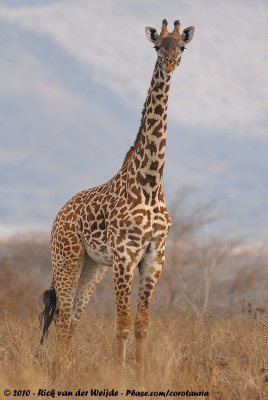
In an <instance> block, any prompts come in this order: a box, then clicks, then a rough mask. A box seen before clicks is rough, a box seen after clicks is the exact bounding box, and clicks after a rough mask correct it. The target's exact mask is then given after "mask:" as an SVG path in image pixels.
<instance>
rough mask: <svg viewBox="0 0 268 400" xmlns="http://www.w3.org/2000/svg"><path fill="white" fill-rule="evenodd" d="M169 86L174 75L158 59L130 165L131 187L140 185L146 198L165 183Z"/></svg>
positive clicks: (140, 189)
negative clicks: (169, 73)
mask: <svg viewBox="0 0 268 400" xmlns="http://www.w3.org/2000/svg"><path fill="white" fill-rule="evenodd" d="M169 86H170V75H167V74H164V73H163V72H162V70H161V68H160V66H159V64H158V62H157V63H156V65H155V68H154V72H153V76H152V80H151V85H150V88H149V91H148V95H147V98H146V101H145V104H144V109H143V113H142V120H141V126H140V129H139V132H138V135H137V138H136V141H135V144H134V147H133V148H132V152H133V156H132V157H131V159H130V163H129V167H128V171H129V187H130V190H131V186H132V185H133V186H134V185H136V187H137V186H138V189H139V192H141V193H142V194H143V195H144V196H145V197H146V198H152V197H153V196H154V195H156V194H157V192H158V189H159V188H161V186H162V185H161V184H162V177H163V169H164V164H165V153H166V128H167V122H166V120H167V105H168V94H169Z"/></svg>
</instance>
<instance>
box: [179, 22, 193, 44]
mask: <svg viewBox="0 0 268 400" xmlns="http://www.w3.org/2000/svg"><path fill="white" fill-rule="evenodd" d="M194 29H195V28H194V26H189V27H188V28H185V29H184V31H183V32H182V34H181V38H182V40H183V41H184V43H190V41H191V40H192V38H193V36H194Z"/></svg>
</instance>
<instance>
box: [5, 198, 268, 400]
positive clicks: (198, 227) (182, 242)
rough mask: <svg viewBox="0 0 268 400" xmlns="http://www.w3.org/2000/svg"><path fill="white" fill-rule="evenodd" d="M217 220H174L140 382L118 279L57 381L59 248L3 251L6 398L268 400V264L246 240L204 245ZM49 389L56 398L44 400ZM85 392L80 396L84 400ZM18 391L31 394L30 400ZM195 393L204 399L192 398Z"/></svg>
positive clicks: (37, 245)
mask: <svg viewBox="0 0 268 400" xmlns="http://www.w3.org/2000/svg"><path fill="white" fill-rule="evenodd" d="M177 215H180V217H177ZM182 215H183V217H182ZM211 219H212V218H211V215H210V214H209V212H208V209H207V207H203V208H202V207H201V208H200V206H199V208H198V209H195V210H192V211H191V212H190V213H189V214H188V215H187V214H186V213H185V212H184V213H182V212H179V210H175V209H174V210H173V221H174V222H175V223H174V224H173V229H172V232H171V234H170V237H169V243H168V251H167V253H168V257H167V262H166V267H165V271H164V272H163V274H162V276H161V279H160V280H159V283H158V285H157V288H156V290H155V294H154V301H153V304H152V313H151V328H150V335H149V341H148V350H147V356H146V362H145V365H144V371H143V374H142V376H140V377H138V376H137V375H136V371H135V364H134V351H135V343H134V335H131V338H130V340H129V345H128V350H127V362H126V366H125V368H124V369H123V370H122V369H121V368H120V367H119V366H118V364H117V362H116V357H115V338H114V320H113V318H114V304H113V288H112V275H111V272H110V273H109V272H108V274H107V276H106V277H105V278H104V280H103V281H102V282H101V284H100V285H99V286H98V287H97V289H96V291H95V293H94V295H93V297H92V299H91V301H90V304H89V307H88V310H87V312H86V314H85V315H84V318H83V320H82V322H81V324H80V325H79V327H78V330H77V332H76V337H75V341H74V344H73V347H72V351H71V354H70V357H69V361H68V363H69V364H68V368H67V371H66V374H65V375H64V376H63V377H56V378H55V377H54V372H53V371H54V368H53V366H54V361H55V360H54V355H55V350H56V335H55V329H54V327H53V326H52V328H51V329H50V334H49V336H48V339H47V340H46V342H45V344H44V345H43V346H40V345H39V340H40V330H39V321H38V315H39V313H40V310H41V307H40V303H39V301H40V297H41V294H42V292H43V291H44V290H45V289H47V288H48V287H49V285H50V282H51V266H50V255H49V239H48V237H46V236H38V235H35V236H32V235H28V236H25V235H24V236H17V237H12V238H10V239H7V240H4V241H2V242H1V259H0V262H1V267H0V280H1V292H0V301H1V316H0V318H1V327H0V385H1V388H0V390H1V395H0V399H4V398H7V396H6V397H5V396H4V390H6V389H8V390H11V397H12V395H14V394H16V397H17V398H25V397H27V398H31V399H36V398H52V397H51V393H49V391H51V390H52V389H55V390H56V391H61V392H62V395H61V396H58V397H59V398H82V396H81V392H82V391H84V392H86V391H88V395H87V396H86V395H85V396H83V397H84V398H86V397H87V398H89V396H90V395H91V392H90V391H91V389H97V390H99V391H105V390H106V392H104V393H103V395H99V396H97V397H92V398H106V397H105V395H106V393H107V390H108V391H111V390H112V389H114V390H115V391H118V392H119V394H118V397H117V398H141V397H140V396H138V394H137V392H145V391H147V392H148V393H150V392H161V391H162V392H164V391H168V390H169V392H176V393H178V392H181V393H182V395H181V396H180V397H177V398H181V397H184V398H187V397H188V398H210V399H221V400H229V399H230V400H233V399H243V400H251V399H252V400H265V399H268V319H267V304H268V295H267V288H266V284H265V283H266V276H267V254H266V252H265V249H260V248H257V249H256V248H255V247H254V248H251V247H250V246H247V245H245V244H243V242H242V241H241V240H233V239H232V240H226V239H223V238H220V237H218V238H215V237H214V238H210V239H207V240H206V241H205V242H202V241H201V240H200V237H201V236H200V235H199V233H200V232H201V231H202V227H203V226H207V225H208V224H209V223H210V222H211ZM176 227H179V228H176ZM137 276H138V273H136V274H135V279H134V284H133V297H132V298H133V301H132V305H133V318H134V312H135V297H136V286H137V285H136V283H137V282H136V280H137ZM39 389H41V390H43V392H42V393H43V395H45V394H48V395H47V396H40V397H38V396H37V393H38V391H39ZM79 389H81V391H80V396H75V393H76V392H77V390H79ZM14 390H29V391H30V392H27V394H28V396H26V394H24V395H23V392H19V391H18V392H14ZM127 390H129V391H132V390H135V391H136V392H135V393H136V395H135V394H134V392H132V394H131V393H130V392H128V395H127V396H126V393H127V392H126V391H127ZM187 390H188V396H187ZM65 391H67V392H70V393H69V396H67V393H66V392H65ZM191 392H192V393H193V392H199V393H200V396H191V397H190V396H189V393H191ZM205 392H208V393H209V397H205V396H204V393H205ZM25 393H26V392H25ZM33 393H35V395H34V394H33ZM40 393H41V392H40ZM121 393H123V395H122V394H121ZM183 393H184V395H183ZM55 397H57V393H56V394H55ZM169 397H174V398H175V395H172V396H169ZM110 398H113V397H110ZM146 398H162V397H161V396H160V395H159V394H158V395H157V394H156V395H155V396H147V397H146Z"/></svg>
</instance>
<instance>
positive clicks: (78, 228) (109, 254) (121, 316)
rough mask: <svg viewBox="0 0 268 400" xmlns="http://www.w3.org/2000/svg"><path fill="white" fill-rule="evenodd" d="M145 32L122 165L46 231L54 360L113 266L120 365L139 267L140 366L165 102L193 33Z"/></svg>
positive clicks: (158, 243) (166, 218)
mask: <svg viewBox="0 0 268 400" xmlns="http://www.w3.org/2000/svg"><path fill="white" fill-rule="evenodd" d="M145 33H146V36H147V38H148V39H149V41H150V42H152V43H154V47H155V50H156V52H157V61H156V64H155V68H154V71H153V75H152V79H151V84H150V87H149V91H148V94H147V98H146V101H145V104H144V108H143V112H142V119H141V125H140V129H139V131H138V134H137V136H136V140H135V143H134V145H133V146H132V147H131V148H130V150H129V151H128V152H127V154H126V156H125V159H124V162H123V164H122V167H121V169H120V170H119V171H118V172H117V173H116V175H115V176H114V177H113V178H112V179H111V180H110V181H109V182H107V183H105V184H103V185H100V186H97V187H95V188H90V189H86V190H83V191H81V192H79V193H77V194H76V195H75V196H74V197H73V198H72V199H71V200H69V201H68V202H67V203H66V204H65V205H64V206H63V207H62V209H61V210H60V211H59V213H58V214H57V216H56V218H55V221H54V223H53V226H52V231H51V259H52V268H53V280H52V285H51V288H50V289H49V290H46V291H45V292H44V294H43V303H44V310H43V312H42V313H41V314H40V321H41V325H42V337H41V343H43V341H44V338H45V337H46V335H47V333H48V329H49V326H50V324H51V323H52V321H53V320H54V322H55V326H56V333H57V344H58V353H57V354H58V358H59V359H60V360H61V361H62V362H63V363H64V359H65V357H66V355H67V354H68V349H69V347H70V344H71V342H72V338H73V336H74V332H75V328H76V326H77V323H78V321H79V320H80V318H81V315H82V314H83V311H84V310H85V308H86V305H87V304H88V301H89V299H90V297H91V295H92V293H93V291H94V288H95V287H96V285H97V284H98V283H99V282H100V281H101V279H102V278H103V276H104V275H105V273H106V271H107V270H108V269H109V268H112V271H113V283H114V293H115V308H116V316H115V335H116V341H117V357H118V359H119V360H120V362H121V363H122V364H124V361H125V357H126V344H127V338H128V336H129V334H130V331H131V317H130V297H131V283H132V278H133V274H134V271H135V269H136V267H138V270H139V288H138V299H137V312H136V317H135V322H134V333H135V338H136V364H137V365H142V363H143V359H144V352H145V347H146V338H147V335H148V327H149V317H150V302H151V297H152V294H153V291H154V288H155V285H156V283H157V281H158V279H159V277H160V275H161V272H162V269H163V266H164V261H165V244H166V238H167V234H168V231H169V228H170V226H171V218H170V215H169V213H168V210H167V207H166V205H165V201H164V195H163V188H162V179H163V169H164V164H165V151H166V127H167V121H166V120H167V105H168V94H169V87H170V80H171V75H172V72H173V71H174V70H175V68H176V67H177V66H178V65H179V64H180V61H181V56H182V52H183V51H184V49H185V45H186V44H187V43H189V42H190V41H191V40H192V38H193V34H194V27H193V26H190V27H188V28H186V29H184V30H183V31H182V33H180V22H179V21H178V20H176V21H175V22H174V29H173V31H172V32H171V33H169V32H168V30H167V21H166V19H164V20H163V21H162V28H161V32H160V34H158V33H157V30H156V29H155V28H152V27H146V28H145Z"/></svg>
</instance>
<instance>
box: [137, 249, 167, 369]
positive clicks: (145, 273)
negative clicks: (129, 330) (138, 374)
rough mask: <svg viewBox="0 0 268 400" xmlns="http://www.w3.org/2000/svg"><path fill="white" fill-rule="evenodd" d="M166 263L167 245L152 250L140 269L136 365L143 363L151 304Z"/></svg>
mask: <svg viewBox="0 0 268 400" xmlns="http://www.w3.org/2000/svg"><path fill="white" fill-rule="evenodd" d="M164 261H165V245H162V246H159V245H158V247H157V248H155V249H152V250H151V251H150V253H149V254H148V255H147V257H146V259H145V260H144V261H143V263H142V265H141V266H140V268H139V273H140V279H139V290H138V304H137V314H136V318H135V338H136V364H137V367H139V366H140V365H141V364H142V363H143V359H144V352H145V345H146V339H147V335H148V328H149V319H150V302H151V297H152V294H153V291H154V288H155V285H156V283H157V281H158V279H159V277H160V275H161V272H162V269H163V265H164Z"/></svg>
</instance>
